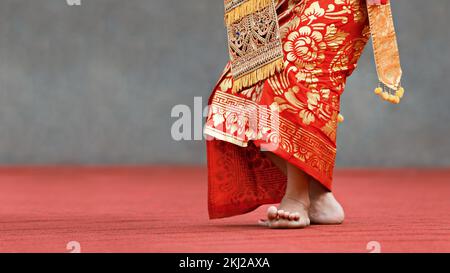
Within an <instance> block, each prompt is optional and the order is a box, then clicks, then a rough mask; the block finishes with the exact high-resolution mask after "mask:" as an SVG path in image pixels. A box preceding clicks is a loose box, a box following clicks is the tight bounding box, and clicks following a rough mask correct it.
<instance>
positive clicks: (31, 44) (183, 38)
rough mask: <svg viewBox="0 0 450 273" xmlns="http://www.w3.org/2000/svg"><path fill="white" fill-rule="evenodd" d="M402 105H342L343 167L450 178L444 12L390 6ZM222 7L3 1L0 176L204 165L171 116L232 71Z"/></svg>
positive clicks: (405, 3) (401, 2)
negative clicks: (424, 171) (26, 170)
mask: <svg viewBox="0 0 450 273" xmlns="http://www.w3.org/2000/svg"><path fill="white" fill-rule="evenodd" d="M393 11H394V13H395V19H396V25H397V30H398V38H399V44H400V48H401V56H402V62H403V66H404V73H405V77H404V85H405V86H406V89H407V95H406V98H405V99H404V100H403V101H402V103H401V104H400V106H392V105H389V104H386V103H381V101H380V100H379V99H378V98H377V97H376V96H375V95H373V93H372V89H373V87H374V86H375V85H376V74H375V68H374V65H373V60H372V52H371V48H370V47H367V48H366V51H365V53H364V55H363V56H362V58H361V60H360V64H359V68H358V70H357V71H356V72H355V73H354V74H353V76H352V77H351V78H350V79H349V82H348V85H347V90H346V92H345V94H344V96H343V106H342V111H343V114H344V115H345V117H346V122H345V123H344V124H342V125H341V126H340V129H339V135H338V139H339V141H338V145H339V152H338V165H340V166H450V140H449V137H450V107H449V105H450V92H449V91H450V90H449V86H450V51H449V49H448V47H449V45H450V36H449V32H450V31H449V26H450V16H449V12H450V1H448V0H432V1H423V0H394V1H393ZM222 12H223V7H222V0H127V1H124V0H82V5H81V6H79V7H70V6H68V5H67V4H66V1H65V0H38V1H31V0H0V164H6V165H14V164H155V163H156V164H167V163H182V164H201V163H204V162H205V148H204V143H203V142H202V141H182V142H176V141H174V140H172V138H171V134H170V129H171V125H172V123H173V122H174V120H175V119H173V118H171V116H170V112H171V109H172V107H173V106H174V105H177V104H187V105H189V106H191V107H193V103H194V96H201V97H203V102H204V104H205V105H206V101H207V98H208V95H209V93H210V91H211V88H212V86H213V85H214V83H215V81H216V80H217V78H218V76H219V74H220V73H221V71H222V68H223V65H224V64H225V62H226V60H227V53H226V47H225V43H226V40H225V30H224V27H223V19H222Z"/></svg>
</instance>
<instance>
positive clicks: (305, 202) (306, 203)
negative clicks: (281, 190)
mask: <svg viewBox="0 0 450 273" xmlns="http://www.w3.org/2000/svg"><path fill="white" fill-rule="evenodd" d="M283 201H291V202H295V203H298V204H299V205H301V206H302V207H304V208H305V209H309V207H310V205H311V202H310V200H309V196H299V195H294V194H290V193H286V194H285V195H284V197H283Z"/></svg>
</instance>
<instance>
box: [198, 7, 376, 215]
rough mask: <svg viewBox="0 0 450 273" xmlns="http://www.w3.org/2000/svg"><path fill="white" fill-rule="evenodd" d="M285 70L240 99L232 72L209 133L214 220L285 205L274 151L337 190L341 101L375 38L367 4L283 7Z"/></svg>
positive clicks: (220, 88)
mask: <svg viewBox="0 0 450 273" xmlns="http://www.w3.org/2000/svg"><path fill="white" fill-rule="evenodd" d="M277 11H278V17H279V22H280V35H281V38H282V43H283V53H284V66H285V69H284V70H283V71H282V72H281V73H279V74H277V75H275V76H273V77H271V78H269V79H268V80H266V81H264V82H261V83H260V84H257V85H255V86H253V87H251V88H248V89H244V90H243V91H241V92H239V93H237V94H234V93H233V91H232V89H233V77H232V75H231V72H230V64H228V65H227V66H226V67H225V70H224V73H223V75H222V76H221V77H220V79H219V81H218V83H217V85H216V86H215V88H214V90H213V92H212V94H211V96H210V99H209V106H210V108H209V114H208V118H207V120H206V125H205V134H206V135H207V136H209V139H208V141H207V157H208V207H209V214H210V217H211V218H222V217H229V216H233V215H238V214H243V213H246V212H249V211H252V210H254V209H256V208H257V207H259V206H260V205H263V204H271V203H278V202H279V201H280V200H281V198H282V197H283V194H284V191H285V187H286V177H285V176H284V175H283V173H282V172H281V171H280V170H279V169H278V168H277V167H276V166H275V165H274V164H273V163H272V162H271V161H270V160H269V159H268V158H267V157H266V156H265V154H264V153H263V152H262V150H268V151H270V152H272V153H274V154H276V155H277V156H279V157H281V158H283V159H284V160H286V161H287V162H289V163H291V164H293V165H295V166H297V167H298V168H300V169H302V170H303V171H305V172H306V173H307V174H309V175H310V176H311V178H312V179H315V180H317V181H319V182H320V183H322V184H323V185H324V186H325V187H327V188H328V189H330V190H331V186H332V180H333V169H334V165H335V158H336V131H337V124H338V117H339V113H340V95H341V94H342V93H343V91H344V87H345V83H346V79H347V77H348V76H349V75H350V74H351V73H352V72H353V70H354V69H355V68H356V65H357V61H358V59H359V57H360V55H361V53H362V50H363V49H364V47H365V45H366V43H367V40H368V38H369V35H370V31H369V28H368V21H367V9H366V5H365V0H281V1H279V3H278V8H277Z"/></svg>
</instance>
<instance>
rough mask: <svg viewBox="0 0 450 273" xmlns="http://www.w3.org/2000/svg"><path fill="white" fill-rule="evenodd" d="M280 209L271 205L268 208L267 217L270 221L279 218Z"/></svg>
mask: <svg viewBox="0 0 450 273" xmlns="http://www.w3.org/2000/svg"><path fill="white" fill-rule="evenodd" d="M277 214H278V210H277V208H276V207H274V206H271V207H269V208H268V209H267V218H268V220H269V221H271V220H274V219H276V218H277Z"/></svg>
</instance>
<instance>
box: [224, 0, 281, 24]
mask: <svg viewBox="0 0 450 273" xmlns="http://www.w3.org/2000/svg"><path fill="white" fill-rule="evenodd" d="M271 4H273V0H247V1H246V2H244V3H242V4H240V5H239V6H237V7H235V8H233V9H232V10H230V11H229V12H227V13H226V14H225V23H226V24H227V26H229V25H231V24H233V23H234V22H236V21H239V20H241V19H242V18H244V17H245V16H248V15H250V14H252V13H255V12H257V11H260V10H262V9H264V8H266V7H268V6H269V5H271Z"/></svg>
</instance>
